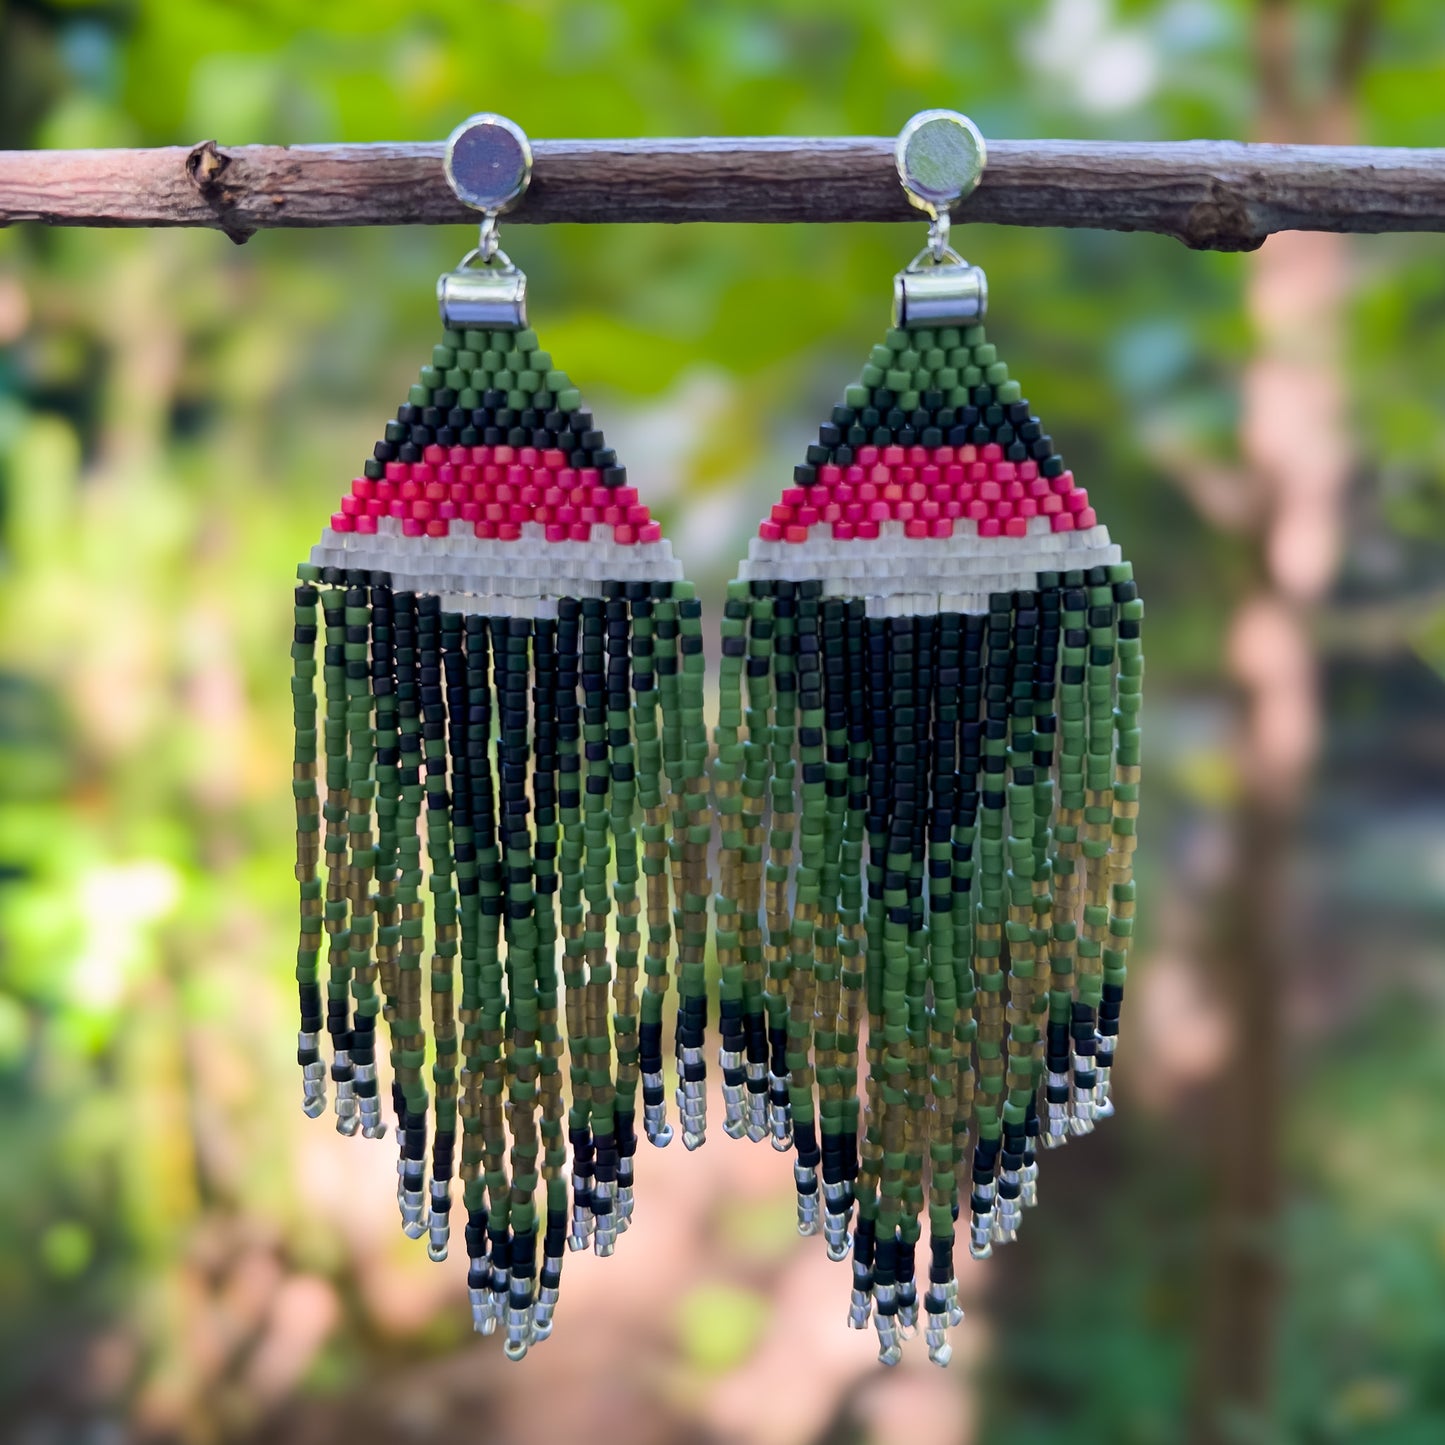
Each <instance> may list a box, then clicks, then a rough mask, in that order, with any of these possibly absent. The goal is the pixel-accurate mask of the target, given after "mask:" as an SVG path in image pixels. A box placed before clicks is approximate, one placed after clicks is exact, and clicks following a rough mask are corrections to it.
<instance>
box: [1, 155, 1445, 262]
mask: <svg viewBox="0 0 1445 1445" xmlns="http://www.w3.org/2000/svg"><path fill="white" fill-rule="evenodd" d="M534 150H535V153H536V167H535V170H534V173H533V179H532V186H531V189H530V190H529V191H528V193H527V196H526V198H525V199H524V201H523V202H522V203H521V204H520V205H519V206H518V208H517V210H516V211H515V212H514V213H512V214H511V215H510V216H509V217H508V224H512V223H526V222H558V221H582V222H622V221H668V222H678V221H711V222H718V221H772V222H785V221H809V222H832V221H904V220H909V219H913V220H917V219H918V212H916V211H914V210H912V209H911V208H910V207H909V205H908V202H907V200H906V198H905V197H904V195H903V191H902V189H901V187H900V186H899V184H898V178H897V176H896V174H895V172H894V169H893V141H892V140H891V139H888V138H886V137H844V138H836V139H808V138H790V137H784V136H773V137H764V138H752V139H748V138H741V139H726V140H716V139H707V138H701V139H692V140H591V141H581V140H554V141H537V142H535V143H534ZM441 157H442V147H441V144H440V143H425V144H415V145H410V144H408V145H403V144H390V143H383V144H376V145H320V146H294V147H287V146H265V145H256V146H225V147H223V146H219V145H217V144H216V142H214V141H204V142H202V143H201V144H200V145H196V146H192V147H189V148H187V147H185V146H171V147H164V148H161V149H156V150H90V151H0V224H12V223H15V222H19V221H40V222H44V223H45V224H48V225H56V226H203V227H210V228H212V229H216V230H220V231H224V232H225V233H226V234H227V235H229V236H230V237H231V238H232V239H233V240H236V241H244V240H245V239H246V238H247V237H248V236H250V235H252V234H253V233H254V232H255V231H257V230H260V229H263V228H267V227H274V226H288V227H292V226H294V227H313V226H394V225H441V224H454V223H461V222H465V221H469V220H475V219H476V213H475V212H472V211H468V210H467V209H466V208H465V207H464V206H462V205H461V203H460V202H459V201H457V199H456V198H455V196H453V195H452V193H451V191H450V189H449V188H448V186H447V184H446V180H445V177H444V176H443V174H442V164H441ZM956 219H957V220H958V221H962V222H968V221H974V222H993V223H998V224H1002V225H1011V226H1062V227H1092V228H1096V229H1101V230H1110V231H1155V232H1160V233H1162V234H1164V235H1167V236H1174V237H1176V238H1177V239H1178V240H1180V241H1183V242H1184V243H1185V244H1186V245H1188V246H1192V247H1195V248H1196V249H1207V250H1218V251H1248V250H1253V249H1254V248H1256V247H1257V246H1259V245H1260V244H1261V243H1262V242H1263V241H1264V239H1265V238H1266V237H1267V236H1269V235H1271V234H1272V233H1274V232H1276V231H1288V230H1309V231H1344V232H1381V231H1445V149H1434V150H1403V149H1384V148H1370V147H1363V146H1349V147H1343V146H1342V147H1323V146H1299V145H1241V144H1237V143H1235V142H1232V141H1183V142H1177V143H1170V144H1136V143H1123V144H1113V143H1100V142H1094V141H1057V140H1040V141H1005V140H1000V141H991V142H990V143H989V166H988V171H987V173H986V174H985V176H984V180H983V184H982V185H981V186H980V187H979V189H978V190H977V191H976V192H975V193H974V195H973V196H972V197H971V198H970V200H969V201H968V202H967V203H966V204H964V205H963V206H960V207H959V209H958V211H957V213H956Z"/></svg>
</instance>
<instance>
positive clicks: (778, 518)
mask: <svg viewBox="0 0 1445 1445" xmlns="http://www.w3.org/2000/svg"><path fill="white" fill-rule="evenodd" d="M793 510H794V509H793V508H792V507H789V506H787V505H786V504H785V503H783V502H777V503H775V504H774V505H773V509H772V511H771V512H769V513H768V516H769V517H771V518H772V519H773V521H775V522H777V523H779V524H780V525H782V526H787V524H788V523H789V522H791V521H792V520H793Z"/></svg>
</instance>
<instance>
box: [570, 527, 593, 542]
mask: <svg viewBox="0 0 1445 1445" xmlns="http://www.w3.org/2000/svg"><path fill="white" fill-rule="evenodd" d="M567 540H568V541H569V542H590V541H591V540H592V525H591V523H590V522H573V523H572V525H571V526H570V527H568V528H567Z"/></svg>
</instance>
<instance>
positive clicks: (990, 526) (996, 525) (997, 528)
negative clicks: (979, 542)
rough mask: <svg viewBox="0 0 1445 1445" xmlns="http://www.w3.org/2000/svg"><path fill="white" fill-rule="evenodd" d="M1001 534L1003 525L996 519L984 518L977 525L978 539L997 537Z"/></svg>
mask: <svg viewBox="0 0 1445 1445" xmlns="http://www.w3.org/2000/svg"><path fill="white" fill-rule="evenodd" d="M1002 534H1003V523H1002V522H1000V521H999V519H998V518H997V517H985V518H984V519H983V521H981V522H980V523H979V524H978V535H979V536H980V537H998V536H1001V535H1002Z"/></svg>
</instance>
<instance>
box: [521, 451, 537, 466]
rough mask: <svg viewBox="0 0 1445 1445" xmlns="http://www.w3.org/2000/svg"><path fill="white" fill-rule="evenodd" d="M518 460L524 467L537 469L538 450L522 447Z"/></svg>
mask: <svg viewBox="0 0 1445 1445" xmlns="http://www.w3.org/2000/svg"><path fill="white" fill-rule="evenodd" d="M517 460H518V461H519V462H520V463H521V464H522V465H523V466H524V467H529V468H530V467H535V466H536V465H537V448H536V447H521V448H519V449H518V451H517Z"/></svg>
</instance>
